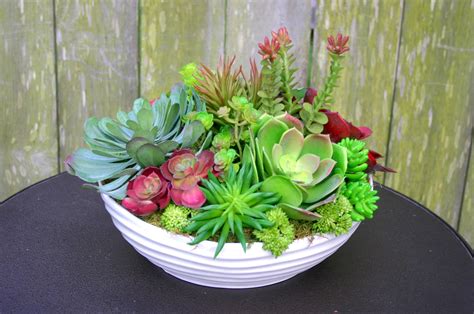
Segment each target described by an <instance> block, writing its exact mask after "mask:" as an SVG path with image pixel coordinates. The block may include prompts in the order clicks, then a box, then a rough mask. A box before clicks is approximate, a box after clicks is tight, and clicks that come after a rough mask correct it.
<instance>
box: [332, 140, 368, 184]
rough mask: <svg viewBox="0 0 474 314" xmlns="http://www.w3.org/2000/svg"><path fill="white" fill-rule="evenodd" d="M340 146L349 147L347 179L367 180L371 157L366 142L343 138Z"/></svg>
mask: <svg viewBox="0 0 474 314" xmlns="http://www.w3.org/2000/svg"><path fill="white" fill-rule="evenodd" d="M339 145H340V146H342V147H345V148H346V149H347V170H346V175H345V176H346V179H347V180H349V181H361V180H366V178H367V173H365V170H366V169H367V167H368V165H367V160H368V159H369V156H368V153H369V150H368V149H366V148H365V143H364V142H362V141H359V140H354V139H350V138H345V139H343V140H342V141H341V142H340V143H339Z"/></svg>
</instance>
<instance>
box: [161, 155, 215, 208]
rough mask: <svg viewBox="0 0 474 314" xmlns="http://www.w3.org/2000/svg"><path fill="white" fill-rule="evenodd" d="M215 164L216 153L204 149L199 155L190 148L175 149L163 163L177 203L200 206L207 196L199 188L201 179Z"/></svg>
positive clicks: (173, 197) (164, 174)
mask: <svg viewBox="0 0 474 314" xmlns="http://www.w3.org/2000/svg"><path fill="white" fill-rule="evenodd" d="M213 166H214V153H212V152H211V151H208V150H206V151H203V152H202V153H200V154H199V155H197V156H196V155H194V153H193V152H192V151H191V150H189V149H182V150H178V151H175V152H174V153H173V154H172V155H171V158H170V159H168V160H167V161H166V162H165V163H164V164H163V165H161V171H162V173H163V176H164V177H165V178H166V179H167V180H169V181H170V182H171V198H172V199H173V202H174V203H175V204H176V205H182V206H186V207H189V208H199V207H201V206H202V205H203V204H204V203H205V202H206V197H205V196H204V193H202V191H201V189H199V186H198V184H199V182H200V181H201V179H203V178H206V177H207V173H208V171H209V170H211V169H212V167H213Z"/></svg>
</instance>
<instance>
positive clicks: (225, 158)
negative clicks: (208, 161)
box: [214, 148, 237, 171]
mask: <svg viewBox="0 0 474 314" xmlns="http://www.w3.org/2000/svg"><path fill="white" fill-rule="evenodd" d="M235 157H237V152H236V151H235V150H234V149H232V148H230V149H221V150H220V151H218V152H217V153H216V154H215V155H214V163H215V164H216V167H217V169H218V170H220V171H227V170H228V169H229V167H230V166H231V165H232V162H233V161H234V159H235Z"/></svg>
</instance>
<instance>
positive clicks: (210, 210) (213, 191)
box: [186, 164, 280, 257]
mask: <svg viewBox="0 0 474 314" xmlns="http://www.w3.org/2000/svg"><path fill="white" fill-rule="evenodd" d="M252 172H253V170H252V167H251V166H250V165H249V164H244V165H243V167H242V168H241V169H240V171H239V172H238V173H236V172H235V171H234V169H233V167H230V169H229V172H228V175H227V177H225V178H224V182H219V181H218V179H217V178H216V177H215V176H214V175H213V174H212V173H209V178H208V179H207V180H206V179H204V180H202V181H201V182H202V185H203V187H202V188H201V190H202V191H203V192H204V194H205V195H206V198H207V204H209V205H207V206H205V207H202V208H201V209H200V210H199V214H197V215H195V216H194V217H192V218H191V221H192V223H191V224H190V225H189V226H188V227H187V228H186V231H188V232H196V237H195V238H194V240H193V241H192V242H191V243H190V244H198V243H200V242H202V241H204V240H207V239H209V238H210V237H211V236H213V235H215V234H217V233H219V234H220V235H219V240H218V243H217V248H216V251H215V254H214V257H217V255H218V254H219V252H220V251H221V250H222V247H223V246H224V244H225V243H226V241H227V238H228V236H229V233H232V234H234V235H235V236H236V237H237V239H238V240H239V242H240V243H241V245H242V248H243V249H244V251H246V249H247V243H246V239H245V235H244V229H243V228H244V227H249V228H252V229H257V230H261V229H262V228H264V227H270V226H272V225H273V224H272V222H270V221H269V220H268V219H267V217H266V215H265V211H267V210H268V209H270V208H273V205H274V204H276V203H277V202H278V200H279V199H280V197H279V196H278V195H277V194H276V193H273V192H259V191H258V190H259V188H260V186H261V184H260V183H258V184H253V185H252V176H253V173H252Z"/></svg>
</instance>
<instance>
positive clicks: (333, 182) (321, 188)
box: [304, 174, 344, 203]
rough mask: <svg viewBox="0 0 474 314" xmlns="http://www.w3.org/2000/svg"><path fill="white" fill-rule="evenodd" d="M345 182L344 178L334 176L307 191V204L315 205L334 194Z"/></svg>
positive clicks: (305, 200) (305, 199)
mask: <svg viewBox="0 0 474 314" xmlns="http://www.w3.org/2000/svg"><path fill="white" fill-rule="evenodd" d="M342 182H344V177H343V176H341V175H339V174H333V175H332V176H330V177H329V178H327V179H326V180H324V181H323V182H321V183H319V184H317V185H314V186H312V187H309V188H307V189H306V195H305V198H304V202H305V203H314V202H317V201H319V200H322V199H323V198H324V197H326V196H328V195H329V194H331V193H332V192H334V191H335V190H336V189H337V188H338V187H339V186H340V185H341V184H342Z"/></svg>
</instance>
